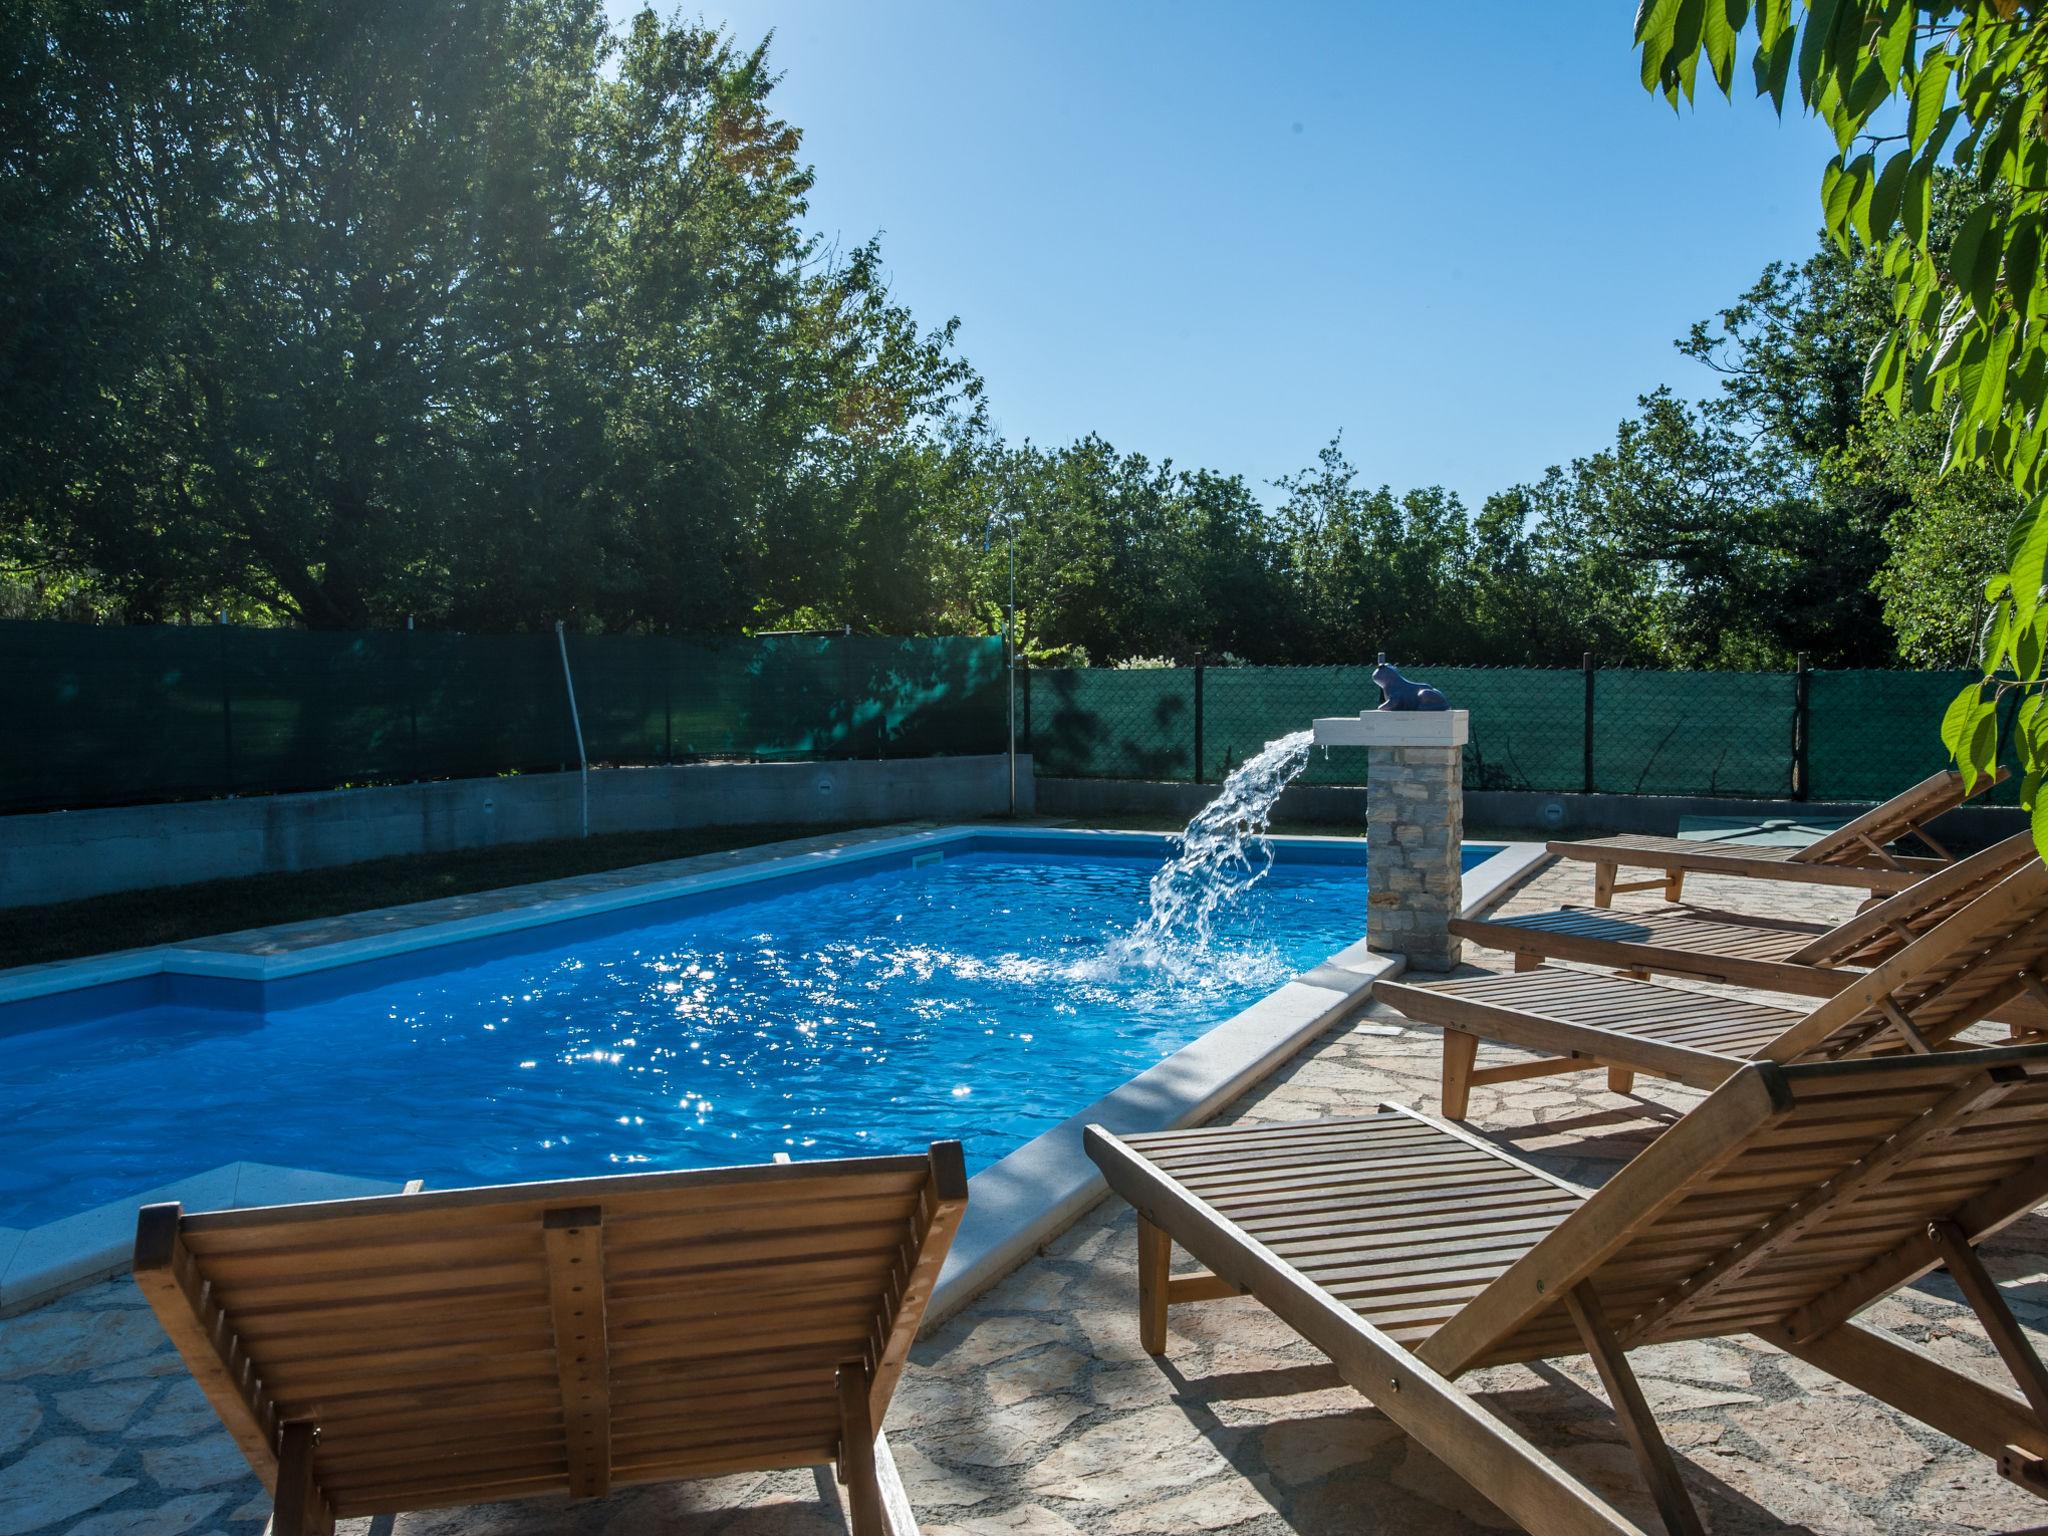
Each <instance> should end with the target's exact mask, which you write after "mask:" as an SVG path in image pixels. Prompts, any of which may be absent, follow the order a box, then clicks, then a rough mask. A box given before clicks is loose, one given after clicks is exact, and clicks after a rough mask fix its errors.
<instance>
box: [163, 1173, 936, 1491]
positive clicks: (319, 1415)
mask: <svg viewBox="0 0 2048 1536" xmlns="http://www.w3.org/2000/svg"><path fill="white" fill-rule="evenodd" d="M955 1164H957V1156H955V1157H954V1158H953V1159H952V1163H950V1164H943V1165H942V1163H941V1162H940V1161H938V1160H937V1154H936V1153H935V1154H934V1156H933V1157H929V1158H917V1159H901V1158H891V1159H858V1160H851V1161H846V1162H840V1163H835V1164H810V1165H789V1166H782V1167H775V1168H769V1169H743V1170H716V1171H713V1172H711V1173H708V1174H703V1175H643V1176H634V1177H629V1178H625V1179H606V1180H592V1181H576V1182H573V1183H569V1184H565V1185H550V1186H525V1187H520V1188H514V1189H511V1190H506V1191H475V1192H440V1193H437V1194H436V1195H434V1196H406V1197H392V1198H388V1199H385V1198H380V1199H375V1200H368V1201H347V1202H335V1203H332V1204H330V1205H327V1206H325V1207H316V1208H311V1209H310V1210H309V1209H308V1208H288V1209H286V1210H284V1211H281V1212H276V1213H269V1214H274V1215H275V1216H276V1217H277V1219H276V1220H274V1221H268V1222H266V1221H265V1220H263V1219H262V1218H263V1217H264V1216H265V1214H266V1213H264V1212H230V1213H219V1214H217V1215H208V1216H201V1217H194V1218H186V1220H185V1221H184V1222H183V1224H182V1228H183V1229H184V1230H189V1231H190V1232H191V1233H192V1235H193V1242H194V1244H195V1249H194V1251H193V1252H192V1253H191V1255H190V1257H189V1260H188V1262H189V1263H190V1264H192V1265H194V1266H196V1267H197V1270H198V1272H199V1273H200V1274H201V1275H202V1276H203V1277H204V1279H205V1281H206V1282H208V1283H210V1285H211V1289H210V1291H209V1294H210V1295H213V1296H215V1297H217V1298H218V1300H219V1302H220V1305H221V1307H222V1308H223V1309H225V1312H226V1315H227V1316H228V1317H229V1318H230V1319H233V1318H236V1317H238V1316H241V1315H243V1314H246V1316H247V1319H248V1325H247V1331H246V1333H245V1334H244V1335H241V1336H239V1337H238V1347H242V1348H245V1349H246V1351H247V1355H246V1358H248V1359H250V1360H251V1361H253V1363H254V1369H255V1371H256V1373H257V1376H258V1377H259V1378H260V1380H261V1382H262V1385H263V1390H264V1391H265V1392H266V1393H267V1395H268V1396H267V1400H268V1401H270V1402H274V1403H276V1404H280V1405H283V1406H282V1407H281V1408H280V1409H279V1410H278V1411H279V1412H280V1413H281V1414H282V1415H283V1416H286V1417H307V1418H313V1419H315V1420H316V1421H317V1422H319V1424H320V1430H321V1437H320V1442H319V1447H318V1449H317V1450H316V1451H315V1457H314V1462H315V1475H316V1479H317V1480H319V1481H320V1483H321V1486H322V1487H323V1488H325V1489H326V1490H327V1496H328V1497H329V1499H330V1501H331V1502H332V1504H333V1506H334V1508H335V1509H336V1511H337V1513H339V1514H342V1515H350V1514H361V1513H375V1512H378V1511H380V1510H397V1509H406V1508H427V1507H438V1506H439V1505H441V1504H444V1503H460V1502H470V1501H474V1500H483V1499H495V1498H502V1497H515V1496H523V1495H525V1494H530V1493H534V1492H540V1491H547V1490H548V1489H549V1488H554V1489H557V1490H560V1491H572V1490H573V1491H581V1492H585V1493H590V1492H596V1491H599V1490H601V1489H602V1487H603V1486H605V1483H606V1481H607V1479H606V1476H605V1468H606V1467H607V1466H609V1467H610V1468H611V1471H612V1473H613V1474H614V1475H615V1476H616V1477H617V1479H619V1480H631V1476H632V1471H631V1469H632V1468H635V1467H639V1468H646V1467H651V1466H654V1465H655V1464H657V1463H659V1465H660V1467H661V1468H662V1469H664V1470H663V1475H670V1474H671V1472H673V1473H674V1475H683V1474H682V1473H681V1472H680V1471H675V1469H681V1468H685V1467H688V1466H696V1465H700V1464H702V1465H709V1464H713V1463H716V1464H721V1465H723V1464H725V1463H729V1462H733V1461H735V1460H736V1459H738V1460H748V1458H749V1457H752V1459H751V1460H750V1461H749V1464H750V1465H768V1464H774V1465H780V1464H783V1462H784V1460H786V1459H787V1458H789V1457H793V1456H797V1455H798V1453H799V1452H801V1453H802V1459H805V1460H808V1461H811V1462H817V1461H825V1460H830V1459H832V1458H833V1456H834V1455H835V1454H836V1449H837V1437H838V1434H839V1424H840V1400H839V1378H840V1376H841V1374H842V1370H843V1368H844V1367H846V1365H847V1363H848V1362H853V1363H854V1364H855V1366H856V1368H857V1369H859V1370H860V1371H861V1372H862V1373H863V1376H864V1377H868V1379H871V1380H872V1379H873V1378H872V1375H871V1373H873V1371H874V1369H875V1367H876V1365H877V1364H878V1363H881V1362H883V1357H884V1355H885V1354H886V1353H887V1352H888V1351H890V1350H896V1351H899V1352H900V1350H901V1349H902V1348H905V1347H907V1345H906V1344H905V1343H904V1342H903V1339H902V1337H901V1336H902V1335H903V1334H904V1332H905V1330H906V1329H907V1330H909V1331H912V1332H914V1329H915V1322H916V1319H917V1318H918V1317H920V1316H921V1315H922V1309H923V1303H924V1300H925V1299H926V1297H927V1296H928V1294H929V1285H930V1281H931V1279H932V1278H933V1276H934V1266H935V1262H936V1257H937V1256H942V1255H943V1252H944V1248H945V1245H946V1240H949V1239H950V1235H951V1223H952V1222H954V1221H956V1220H957V1210H958V1207H959V1206H960V1205H961V1204H963V1203H964V1198H965V1178H964V1172H963V1171H960V1170H958V1169H957V1167H954V1169H953V1173H952V1175H951V1176H950V1182H949V1179H948V1178H947V1177H941V1174H942V1173H943V1171H944V1168H945V1167H953V1165H955ZM935 1181H936V1182H935ZM939 1184H948V1188H947V1190H945V1191H938V1185H939ZM952 1184H957V1186H958V1187H957V1188H952V1187H951V1185H952ZM537 1190H538V1191H542V1192H543V1193H542V1195H541V1196H540V1197H536V1193H535V1192H536V1191H537ZM593 1191H595V1192H598V1193H600V1194H601V1195H602V1196H603V1199H602V1201H600V1202H592V1201H591V1200H590V1198H589V1197H590V1195H591V1193H592V1192H593ZM935 1191H937V1192H935ZM784 1192H787V1193H788V1195H789V1197H790V1198H788V1199H787V1200H785V1199H782V1198H780V1196H781V1195H782V1194H783V1193H784ZM563 1201H573V1202H574V1205H573V1207H571V1206H565V1205H564V1204H563V1203H562V1202H563ZM550 1211H553V1212H556V1213H557V1214H556V1216H555V1219H554V1222H553V1225H552V1227H551V1226H550V1225H549V1223H548V1221H547V1219H546V1218H547V1217H548V1215H549V1213H550ZM934 1233H938V1234H939V1237H940V1240H939V1241H937V1242H936V1243H935V1244H934V1243H931V1242H930V1241H928V1239H930V1238H931V1236H932V1235H933V1234H934ZM551 1237H554V1238H559V1239H561V1242H560V1244H559V1245H558V1246H559V1251H558V1252H556V1253H555V1255H554V1260H553V1262H554V1272H555V1277H556V1278H555V1283H554V1289H553V1291H552V1292H551V1289H550V1258H549V1245H550V1238H551ZM921 1245H922V1246H921ZM934 1250H935V1251H934ZM577 1265H583V1266H585V1267H586V1268H595V1269H596V1270H597V1271H598V1272H600V1274H601V1276H602V1281H603V1283H602V1284H601V1286H600V1287H599V1289H598V1291H597V1293H596V1297H597V1298H601V1301H602V1307H601V1310H602V1311H603V1313H604V1314H605V1315H604V1316H603V1318H602V1319H601V1320H600V1322H599V1323H598V1324H596V1325H594V1326H596V1327H597V1328H598V1329H599V1332H598V1333H596V1334H592V1335H588V1337H591V1338H598V1339H601V1341H602V1345H603V1352H602V1361H601V1362H600V1361H599V1360H598V1359H597V1358H595V1357H591V1356H587V1355H582V1354H581V1353H580V1351H582V1350H583V1349H584V1348H586V1347H588V1346H587V1345H586V1344H585V1343H583V1342H580V1341H579V1340H578V1339H577V1338H576V1337H575V1336H574V1330H575V1329H576V1328H578V1327H579V1326H590V1325H585V1324H579V1323H578V1322H577V1321H576V1319H578V1318H579V1317H582V1316H583V1313H584V1312H585V1311H588V1310H590V1308H589V1304H588V1303H580V1302H579V1300H578V1298H576V1297H574V1296H572V1295H570V1294H569V1291H571V1290H573V1289H575V1287H574V1285H573V1283H572V1282H573V1281H574V1280H576V1279H577V1278H579V1272H578V1271H577V1270H576V1269H575V1268H572V1266H577ZM551 1295H552V1301H551ZM579 1306H580V1307H581V1309H582V1310H579ZM899 1320H900V1321H899ZM565 1328H567V1329H569V1330H570V1334H569V1335H565V1334H564V1333H563V1331H562V1330H563V1329H565ZM565 1337H569V1338H570V1340H571V1342H570V1343H569V1344H568V1345H566V1346H563V1345H562V1344H561V1340H562V1339H563V1338H565ZM565 1349H566V1351H567V1353H565ZM570 1354H576V1355H577V1357H578V1358H576V1359H571V1358H570ZM579 1361H580V1362H581V1364H579ZM600 1365H601V1369H600ZM592 1372H595V1373H596V1374H595V1375H594V1376H592V1375H591V1374H590V1373H592ZM875 1386H876V1391H877V1395H878V1396H879V1398H880V1401H879V1402H878V1404H877V1405H876V1406H877V1410H878V1411H879V1410H880V1409H882V1408H886V1399H887V1391H888V1389H889V1388H890V1387H891V1386H893V1377H892V1378H891V1379H889V1380H888V1381H886V1382H876V1384H875ZM565 1404H566V1405H567V1406H568V1410H569V1411H567V1412H565ZM707 1425H715V1426H718V1427H717V1428H715V1429H707V1428H705V1427H704V1426H707ZM565 1437H566V1442H565ZM608 1439H609V1440H610V1442H611V1445H612V1447H614V1449H611V1450H608V1449H607V1440H608ZM572 1448H573V1450H574V1451H575V1454H574V1455H572V1454H569V1452H570V1450H571V1449H572ZM750 1448H751V1449H750ZM755 1453H758V1454H755ZM593 1457H595V1458H596V1459H595V1460H593ZM763 1457H766V1458H767V1461H765V1462H764V1461H763V1460H762V1459H761V1458H763Z"/></svg>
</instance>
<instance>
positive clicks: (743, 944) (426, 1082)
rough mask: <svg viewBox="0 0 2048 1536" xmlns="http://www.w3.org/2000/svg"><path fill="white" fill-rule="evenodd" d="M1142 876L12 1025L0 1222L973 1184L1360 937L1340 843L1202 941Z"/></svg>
mask: <svg viewBox="0 0 2048 1536" xmlns="http://www.w3.org/2000/svg"><path fill="white" fill-rule="evenodd" d="M1169 851H1170V849H1169V840H1168V839H1166V838H1163V837H1146V836H1136V835H1123V836H1113V837H1108V836H1104V837H1097V838H1094V839H1088V840H1080V841H1077V840H1076V839H1074V838H1071V837H1068V838H1062V837H1058V836H1043V835H1040V836H1033V835H1029V834H1018V833H988V834H978V835H974V836H969V837H955V838H953V839H952V840H950V841H946V842H944V843H942V844H940V845H936V846H932V847H928V848H920V846H919V845H917V844H915V843H913V844H911V845H910V846H908V847H898V848H894V849H890V850H886V851H883V852H877V853H874V854H872V855H862V854H860V853H859V852H858V851H856V852H855V853H854V855H853V856H850V857H846V858H843V859H840V860H837V861H835V862H833V863H831V864H830V865H829V866H828V867H825V868H822V869H818V868H809V869H801V870H798V871H795V872H780V873H776V872H772V871H771V872H770V873H769V874H768V875H767V876H766V877H765V878H761V879H758V880H751V881H748V882H747V883H742V884H733V885H727V886H725V887H724V888H722V889H714V890H699V891H693V892H689V893H685V894H680V895H675V896H669V897H665V898H663V899H659V900H654V901H651V902H646V903H643V904H640V905H634V906H629V907H624V908H621V909H618V910H613V911H609V912H602V913H595V914H587V915H583V916H576V917H569V918H565V919H563V920H559V921H549V922H545V923H542V924H539V925H537V926H526V927H522V928H519V929H517V930H515V931H510V932H503V933H498V934H495V935H491V936H488V937H480V938H471V939H467V940H463V941H460V942H455V943H445V944H435V945H431V946H428V947H421V948H416V949H413V950H411V951H410V952H407V953H402V954H393V955H386V956H383V957H381V958H376V959H368V960H360V961H357V962H355V963H351V964H345V965H338V966H337V965H330V966H325V967H322V968H318V969H310V970H306V971H303V972H302V973H301V974H298V975H295V976H290V977H285V978H271V979H267V980H255V979H248V978H237V977H220V976H194V975H178V974H171V975H158V976H154V977H150V978H146V979H142V980H135V981H129V982H123V983H118V984H113V985H108V986H102V987H97V988H93V989H90V990H89V991H86V992H76V991H74V992H67V993H62V994H58V995H55V996H52V997H47V998H40V999H31V1000H28V1001H24V1002H17V1003H13V1004H10V1005H7V1006H6V1007H5V1008H4V1009H0V1032H4V1033H5V1035H6V1036H7V1039H6V1048H5V1050H4V1051H0V1110H4V1114H0V1225H18V1226H27V1225H33V1224H36V1223H39V1222H44V1221H48V1220H51V1219H53V1218H55V1217H60V1216H63V1215H66V1214H68V1213H70V1212H73V1211H77V1210H81V1209H84V1208H86V1207H88V1206H92V1205H95V1204H98V1203H100V1202H102V1201H107V1200H112V1199H115V1198H118V1197H120V1196H122V1195H125V1194H127V1193H130V1192H132V1191H134V1190H137V1189H140V1188H144V1187H147V1186H150V1185H154V1184H159V1183H163V1182H166V1181H168V1180H171V1179H176V1178H179V1177H181V1176H184V1175H186V1174H189V1173H193V1172H197V1171H200V1170H204V1169H208V1168H211V1167H214V1166H217V1165H219V1164H222V1163H225V1162H231V1161H237V1160H252V1161H259V1162H272V1163H281V1164H286V1165H291V1166H298V1167H313V1168H324V1169H333V1170H346V1171H348V1172H350V1173H355V1174H362V1175H368V1176H378V1177H388V1178H392V1179H404V1178H411V1177H424V1178H425V1179H426V1180H427V1182H428V1183H429V1184H430V1185H435V1186H440V1187H447V1186H450V1185H457V1184H468V1183H483V1182H498V1181H505V1180H514V1179H535V1178H553V1177H567V1176H573V1175H578V1174H596V1173H607V1172H619V1171H629V1170H640V1169H659V1168H681V1167H695V1166H706V1165H713V1164H721V1163H734V1162H750V1161H761V1160H766V1159H767V1158H769V1157H770V1156H772V1155H774V1154H777V1153H787V1154H789V1155H792V1156H795V1157H799V1158H801V1157H807V1156H809V1157H822V1156H832V1155H839V1154H846V1153H854V1152H861V1151H883V1150H890V1151H894V1150H900V1149H902V1148H905V1147H918V1146H922V1145H923V1144H924V1143H926V1142H928V1141H930V1140H932V1139H934V1138H937V1137H942V1136H955V1137H958V1138H960V1139H961V1140H962V1141H963V1142H964V1143H965V1144H966V1147H967V1152H968V1158H969V1163H970V1167H971V1168H979V1167H983V1166H986V1165H987V1164H989V1163H991V1162H993V1161H994V1160H996V1159H998V1158H1000V1157H1002V1156H1003V1155H1004V1154H1006V1153H1007V1152H1009V1151H1011V1150H1013V1149H1014V1148H1016V1147H1018V1146H1020V1145H1022V1144H1023V1143H1024V1142H1026V1141H1028V1140H1029V1139H1030V1138H1032V1137H1033V1136H1035V1135H1037V1134H1039V1133H1040V1132H1042V1131H1044V1130H1046V1129H1047V1128H1048V1127H1051V1126H1053V1125H1056V1124H1058V1123H1059V1122H1060V1121H1061V1120H1063V1119H1065V1118H1066V1117H1067V1116H1069V1115H1071V1114H1073V1113H1074V1112H1075V1111H1076V1110H1078V1109H1080V1108H1082V1107H1083V1106H1085V1105H1087V1104H1089V1103H1090V1102H1091V1101H1093V1100H1095V1099H1096V1098H1098V1097H1099V1096H1101V1095H1102V1094H1103V1093H1105V1092H1107V1091H1109V1090H1110V1089H1112V1088H1114V1087H1116V1086H1117V1085H1118V1084H1121V1083H1123V1082H1125V1081H1126V1080H1128V1079H1130V1078H1131V1077H1133V1076H1134V1075H1135V1074H1137V1073H1138V1072H1140V1071H1143V1070H1144V1069H1145V1068H1147V1067H1149V1066H1151V1065H1153V1064H1155V1063H1157V1062H1159V1061H1160V1060H1162V1059H1163V1058H1165V1057H1166V1056H1168V1055H1169V1054H1171V1053H1172V1052H1174V1051H1175V1050H1176V1049H1178V1048H1179V1047H1181V1046H1183V1045H1185V1044H1187V1043H1188V1042H1189V1041H1191V1040H1192V1039H1194V1038H1195V1037H1197V1036H1199V1035H1201V1034H1202V1033H1203V1032H1205V1031H1206V1030H1208V1029H1210V1028H1211V1027H1212V1026H1214V1025H1216V1024H1218V1023H1220V1022H1221V1021H1223V1020H1224V1019H1226V1018H1228V1017H1229V1016H1230V1015H1232V1014H1233V1013H1235V1012H1237V1011H1238V1010H1239V1009H1240V1008H1242V1007H1244V1006H1246V1005H1247V1004H1249V1003H1251V1002H1252V1001H1253V1000H1254V999H1256V998H1258V997H1260V996H1262V995H1264V994H1266V993H1268V992H1270V991H1272V990H1273V989H1274V988H1275V987H1277V986H1279V985H1280V984H1282V983H1283V982H1285V981H1286V980H1287V978H1289V977H1290V976H1293V975H1295V974H1296V973H1299V972H1302V971H1305V970H1307V969H1309V968H1311V967H1312V966H1314V965H1316V964H1317V963H1318V962H1320V961H1321V960H1322V959H1323V958H1324V957H1325V956H1327V955H1329V954H1331V953H1332V952H1334V951H1336V950H1338V949H1340V948H1342V947H1344V946H1345V945H1347V944H1349V943H1351V942H1353V941H1354V940H1355V939H1356V938H1357V936H1358V935H1359V934H1360V933H1361V932H1362V930H1363V928H1364V917H1365V876H1366V871H1365V864H1364V851H1363V848H1362V846H1361V845H1359V844H1355V843H1346V842H1335V841H1328V842H1326V841H1320V840H1301V841H1298V842H1297V841H1291V840H1276V843H1275V851H1276V858H1275V862H1274V865H1273V867H1272V870H1271V872H1270V873H1269V875H1268V876H1267V877H1266V878H1265V879H1264V880H1263V881H1261V882H1260V883H1258V884H1257V885H1255V886H1253V887H1251V889H1250V891H1249V893H1248V894H1247V895H1246V897H1245V898H1244V899H1242V900H1240V901H1238V902H1236V903H1233V904H1230V905H1227V906H1226V907H1224V908H1223V909H1222V910H1221V911H1220V912H1219V913H1218V914H1217V916H1216V919H1215V931H1214V934H1213V936H1212V938H1211V940H1210V942H1209V943H1208V944H1207V945H1206V946H1196V945H1192V944H1190V943H1187V942H1185V941H1182V940H1174V939H1169V940H1168V941H1167V942H1163V943H1149V944H1133V943H1131V942H1129V936H1130V935H1131V934H1132V932H1133V930H1134V929H1135V928H1136V927H1137V926H1138V925H1139V923H1140V921H1141V920H1142V919H1143V917H1144V916H1145V913H1146V910H1147V903H1146V888H1147V882H1148V880H1149V879H1150V877H1151V875H1152V874H1153V872H1154V871H1155V870H1156V869H1157V868H1158V866H1159V863H1160V861H1161V860H1162V858H1164V857H1165V856H1166V854H1167V853H1168V852H1169ZM1491 851H1493V850H1490V849H1468V850H1467V853H1466V858H1467V864H1468V867H1469V866H1470V864H1472V863H1473V862H1476V861H1477V860H1478V859H1480V858H1482V857H1484V856H1485V855H1486V854H1487V853H1490V852H1491Z"/></svg>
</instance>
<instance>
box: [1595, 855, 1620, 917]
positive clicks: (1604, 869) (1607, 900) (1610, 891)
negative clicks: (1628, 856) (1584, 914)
mask: <svg viewBox="0 0 2048 1536" xmlns="http://www.w3.org/2000/svg"><path fill="white" fill-rule="evenodd" d="M1618 873H1619V870H1618V868H1617V866H1615V865H1613V864H1595V865H1594V866H1593V905H1594V906H1596V907H1611V906H1613V905H1614V877H1615V875H1616V874H1618Z"/></svg>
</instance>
